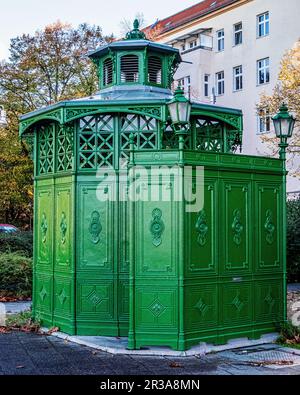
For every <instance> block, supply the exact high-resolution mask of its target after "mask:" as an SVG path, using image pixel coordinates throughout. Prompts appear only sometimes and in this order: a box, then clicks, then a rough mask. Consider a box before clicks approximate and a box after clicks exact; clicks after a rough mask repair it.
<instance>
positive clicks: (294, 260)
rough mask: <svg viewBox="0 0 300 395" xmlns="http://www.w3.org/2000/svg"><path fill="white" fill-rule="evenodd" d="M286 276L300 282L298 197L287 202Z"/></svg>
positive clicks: (299, 203) (299, 201)
mask: <svg viewBox="0 0 300 395" xmlns="http://www.w3.org/2000/svg"><path fill="white" fill-rule="evenodd" d="M287 276H288V281H289V282H300V198H298V199H297V200H291V201H288V202H287Z"/></svg>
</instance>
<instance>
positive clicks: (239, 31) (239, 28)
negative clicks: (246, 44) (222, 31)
mask: <svg viewBox="0 0 300 395" xmlns="http://www.w3.org/2000/svg"><path fill="white" fill-rule="evenodd" d="M233 29H234V45H239V44H242V42H243V24H242V22H239V23H236V24H235V25H234V26H233Z"/></svg>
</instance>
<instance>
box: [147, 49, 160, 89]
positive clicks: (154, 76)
mask: <svg viewBox="0 0 300 395" xmlns="http://www.w3.org/2000/svg"><path fill="white" fill-rule="evenodd" d="M148 80H149V82H150V84H158V85H160V84H161V82H162V62H161V59H160V58H159V57H158V56H149V59H148Z"/></svg>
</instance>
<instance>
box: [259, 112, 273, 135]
mask: <svg viewBox="0 0 300 395" xmlns="http://www.w3.org/2000/svg"><path fill="white" fill-rule="evenodd" d="M257 119H258V122H257V125H258V127H257V131H258V133H268V132H270V130H271V115H270V111H269V109H263V108H262V109H259V111H258V117H257Z"/></svg>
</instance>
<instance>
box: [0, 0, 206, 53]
mask: <svg viewBox="0 0 300 395" xmlns="http://www.w3.org/2000/svg"><path fill="white" fill-rule="evenodd" d="M199 1H200V0H198V1H197V0H147V1H145V0H144V1H143V0H127V1H125V0H123V1H122V0H47V1H43V0H9V1H7V0H0V59H6V58H7V57H8V55H9V51H8V49H9V44H10V39H11V38H13V37H17V36H18V35H21V34H23V33H29V34H33V33H34V32H35V31H36V30H39V29H43V27H44V26H46V25H48V24H50V23H53V22H56V21H57V20H60V21H61V22H68V23H71V24H72V25H73V26H77V25H79V24H80V23H83V22H87V23H89V24H97V25H100V26H101V27H102V30H103V33H104V34H111V33H114V35H115V36H118V35H119V34H120V21H122V20H123V19H130V20H133V19H134V16H135V15H136V14H137V13H143V14H144V17H145V20H146V23H147V24H152V23H154V22H155V21H156V20H157V19H163V18H165V17H167V16H170V15H172V14H174V13H176V12H178V11H181V10H183V9H184V8H187V7H190V6H192V5H194V4H196V3H199Z"/></svg>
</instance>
